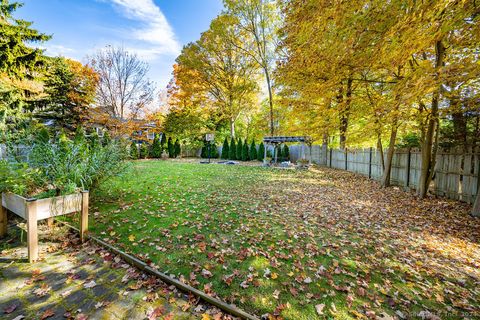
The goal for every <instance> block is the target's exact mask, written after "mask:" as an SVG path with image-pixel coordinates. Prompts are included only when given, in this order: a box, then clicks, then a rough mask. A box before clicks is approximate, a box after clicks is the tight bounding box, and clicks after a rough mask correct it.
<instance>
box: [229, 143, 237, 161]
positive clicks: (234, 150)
mask: <svg viewBox="0 0 480 320" xmlns="http://www.w3.org/2000/svg"><path fill="white" fill-rule="evenodd" d="M228 151H229V153H228V159H230V160H237V157H236V154H237V146H236V145H235V139H234V138H232V139H231V140H230V150H228Z"/></svg>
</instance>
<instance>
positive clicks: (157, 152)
mask: <svg viewBox="0 0 480 320" xmlns="http://www.w3.org/2000/svg"><path fill="white" fill-rule="evenodd" d="M150 151H151V152H150V158H155V159H158V158H160V157H161V156H162V146H161V144H160V139H159V138H158V134H155V137H154V138H153V143H152V147H151V148H150Z"/></svg>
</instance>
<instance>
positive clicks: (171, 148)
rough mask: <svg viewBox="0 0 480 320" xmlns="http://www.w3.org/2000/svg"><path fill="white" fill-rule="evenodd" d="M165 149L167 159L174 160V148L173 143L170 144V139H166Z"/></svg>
mask: <svg viewBox="0 0 480 320" xmlns="http://www.w3.org/2000/svg"><path fill="white" fill-rule="evenodd" d="M167 148H168V149H167V150H168V157H169V158H175V147H174V146H173V143H172V137H168V142H167Z"/></svg>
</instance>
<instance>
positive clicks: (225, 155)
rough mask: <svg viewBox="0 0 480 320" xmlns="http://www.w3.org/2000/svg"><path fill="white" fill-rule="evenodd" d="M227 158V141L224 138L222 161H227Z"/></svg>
mask: <svg viewBox="0 0 480 320" xmlns="http://www.w3.org/2000/svg"><path fill="white" fill-rule="evenodd" d="M228 158H229V149H228V139H227V137H225V140H223V147H222V159H228Z"/></svg>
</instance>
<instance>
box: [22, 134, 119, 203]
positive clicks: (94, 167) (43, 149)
mask: <svg viewBox="0 0 480 320" xmlns="http://www.w3.org/2000/svg"><path fill="white" fill-rule="evenodd" d="M122 149H123V148H122V147H121V145H120V144H118V143H116V142H112V143H110V144H108V145H106V146H102V145H101V144H98V145H95V144H92V143H88V141H83V142H81V141H80V140H77V141H71V140H70V139H68V138H66V137H65V136H64V135H61V136H60V137H59V139H57V140H56V141H52V142H50V143H41V142H36V143H35V144H34V145H33V146H32V151H31V153H30V156H29V161H28V163H27V166H28V170H29V172H35V174H34V175H33V176H32V177H33V180H34V185H35V190H32V189H31V190H30V191H27V192H28V193H29V195H30V196H31V195H37V196H38V195H40V196H39V197H42V196H53V195H62V194H69V193H73V192H76V191H78V190H80V189H83V190H88V189H92V188H95V187H96V186H98V184H99V183H101V182H102V181H104V180H105V179H107V178H109V177H111V176H112V175H115V174H118V173H120V172H121V171H122V170H123V169H124V167H125V164H124V163H123V161H122V160H123V159H124V152H123V150H122ZM12 165H14V164H12ZM25 185H28V184H25Z"/></svg>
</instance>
